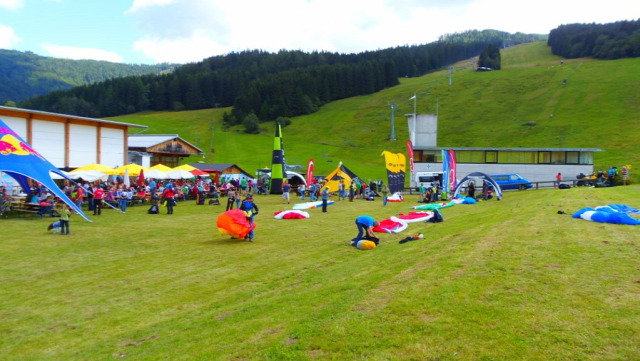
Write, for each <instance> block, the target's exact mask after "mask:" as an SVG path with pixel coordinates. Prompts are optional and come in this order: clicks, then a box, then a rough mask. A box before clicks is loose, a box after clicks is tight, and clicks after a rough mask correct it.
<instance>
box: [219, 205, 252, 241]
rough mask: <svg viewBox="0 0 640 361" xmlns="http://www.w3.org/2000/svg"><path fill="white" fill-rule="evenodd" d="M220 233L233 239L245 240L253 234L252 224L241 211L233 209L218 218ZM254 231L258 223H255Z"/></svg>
mask: <svg viewBox="0 0 640 361" xmlns="http://www.w3.org/2000/svg"><path fill="white" fill-rule="evenodd" d="M217 226H218V231H219V232H220V234H222V235H229V236H231V237H232V238H244V237H246V236H247V235H248V234H249V232H251V223H249V220H248V219H247V216H246V215H245V214H244V211H242V210H240V209H232V210H230V211H226V212H224V213H222V214H221V215H219V216H218V221H217ZM253 229H256V223H255V222H253Z"/></svg>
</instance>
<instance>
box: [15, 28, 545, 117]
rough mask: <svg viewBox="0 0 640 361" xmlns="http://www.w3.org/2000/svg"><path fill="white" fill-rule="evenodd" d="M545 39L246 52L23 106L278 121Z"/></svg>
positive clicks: (502, 35)
mask: <svg viewBox="0 0 640 361" xmlns="http://www.w3.org/2000/svg"><path fill="white" fill-rule="evenodd" d="M545 39H546V35H535V34H534V35H527V34H521V33H517V34H509V33H506V32H501V31H496V30H484V31H469V32H465V33H461V34H448V35H444V36H442V37H440V39H439V40H438V41H436V42H433V43H430V44H426V45H413V46H401V47H395V48H389V49H383V50H377V51H368V52H363V53H358V54H339V53H330V52H313V53H304V52H301V51H288V50H283V51H280V52H278V53H268V52H265V51H261V50H251V51H243V52H238V53H230V54H227V55H224V56H214V57H211V58H208V59H205V60H203V61H201V62H199V63H193V64H187V65H183V66H180V67H177V68H176V69H175V70H174V71H173V72H170V73H165V74H160V75H155V74H154V75H142V76H129V77H124V78H118V79H109V80H106V81H103V82H100V83H96V84H90V85H83V86H79V87H76V88H73V89H71V90H65V91H55V92H52V93H50V94H47V95H43V96H38V97H35V98H31V99H27V100H25V101H22V102H20V103H19V105H20V106H21V107H24V108H29V109H38V110H44V111H52V112H58V113H65V114H74V115H79V116H88V117H110V116H116V115H122V114H129V113H134V112H140V111H147V110H153V111H161V110H194V109H203V108H212V107H228V106H233V112H232V114H228V115H227V116H226V117H225V121H226V122H227V123H228V124H240V123H242V122H243V121H244V119H245V118H246V117H247V116H248V115H250V114H253V115H255V116H257V117H258V119H259V120H260V121H266V120H274V119H276V118H277V117H292V116H296V115H301V114H308V113H312V112H314V111H316V110H317V109H318V107H320V106H322V105H323V104H326V103H327V102H331V101H334V100H338V99H342V98H347V97H352V96H357V95H363V94H371V93H374V92H377V91H379V90H381V89H384V88H387V87H390V86H393V85H396V84H398V78H399V77H415V76H421V75H424V74H426V73H428V72H431V71H434V70H437V69H438V68H440V67H442V66H446V65H448V64H451V63H454V62H456V61H459V60H462V59H468V58H470V57H473V56H477V55H478V54H480V52H481V51H482V49H483V48H484V47H485V45H487V44H494V45H496V46H499V47H502V46H504V45H505V44H508V45H516V44H520V43H524V42H532V41H540V40H545Z"/></svg>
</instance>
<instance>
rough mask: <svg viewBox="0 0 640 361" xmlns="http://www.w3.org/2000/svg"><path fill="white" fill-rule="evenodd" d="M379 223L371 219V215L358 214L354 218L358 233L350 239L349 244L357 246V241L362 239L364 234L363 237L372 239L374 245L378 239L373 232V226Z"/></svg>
mask: <svg viewBox="0 0 640 361" xmlns="http://www.w3.org/2000/svg"><path fill="white" fill-rule="evenodd" d="M379 225H380V222H378V221H376V220H375V219H373V217H371V216H360V217H358V218H356V226H358V235H357V236H356V238H354V239H353V240H351V245H352V246H354V247H357V246H358V241H359V240H361V239H362V237H363V236H364V238H365V239H368V240H370V241H373V242H374V243H375V244H376V246H377V245H378V242H380V239H379V238H378V237H376V235H375V234H373V227H377V226H379Z"/></svg>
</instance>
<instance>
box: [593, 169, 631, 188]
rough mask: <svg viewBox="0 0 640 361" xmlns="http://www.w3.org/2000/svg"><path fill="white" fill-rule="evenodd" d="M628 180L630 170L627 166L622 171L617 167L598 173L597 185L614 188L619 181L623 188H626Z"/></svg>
mask: <svg viewBox="0 0 640 361" xmlns="http://www.w3.org/2000/svg"><path fill="white" fill-rule="evenodd" d="M628 179H629V168H628V167H627V166H623V167H622V170H620V169H618V167H616V166H611V167H609V169H608V170H607V171H606V172H605V171H603V170H602V169H601V170H600V171H598V173H596V184H597V185H600V186H606V187H613V186H615V185H616V184H617V183H618V180H620V181H621V183H622V185H623V186H626V185H627V181H628Z"/></svg>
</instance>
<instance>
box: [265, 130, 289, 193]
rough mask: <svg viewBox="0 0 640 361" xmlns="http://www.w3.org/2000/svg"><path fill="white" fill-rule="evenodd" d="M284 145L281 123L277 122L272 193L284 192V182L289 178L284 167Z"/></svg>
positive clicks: (270, 191) (272, 167) (274, 139)
mask: <svg viewBox="0 0 640 361" xmlns="http://www.w3.org/2000/svg"><path fill="white" fill-rule="evenodd" d="M284 164H285V161H284V147H283V146H282V131H281V129H280V123H276V136H275V137H274V138H273V156H272V157H271V189H270V190H269V193H270V194H282V184H283V183H284V180H285V179H287V173H286V171H285V169H284Z"/></svg>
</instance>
